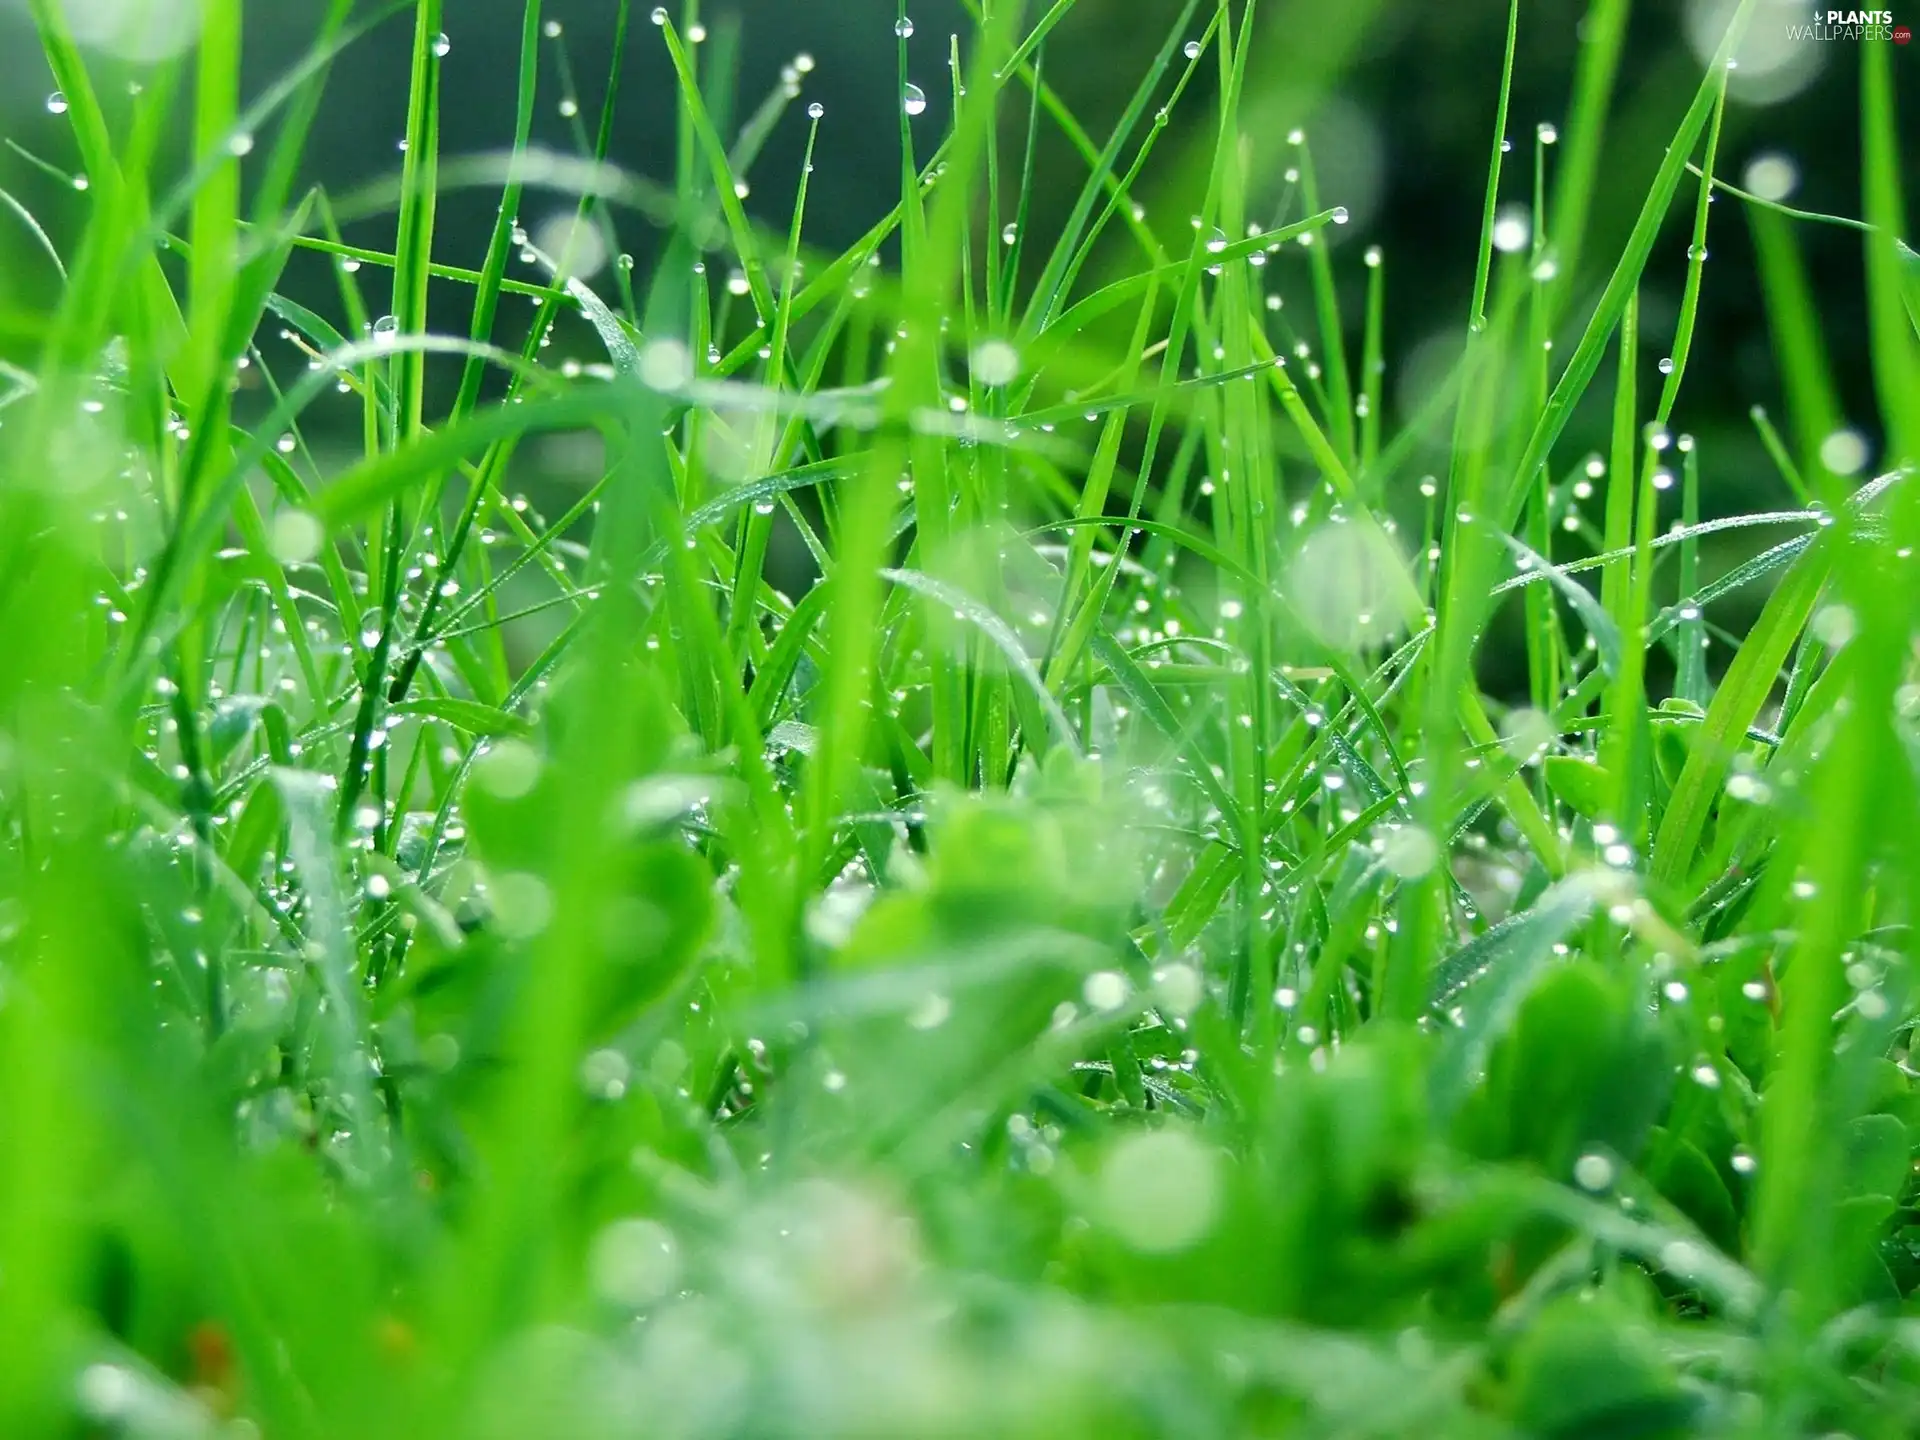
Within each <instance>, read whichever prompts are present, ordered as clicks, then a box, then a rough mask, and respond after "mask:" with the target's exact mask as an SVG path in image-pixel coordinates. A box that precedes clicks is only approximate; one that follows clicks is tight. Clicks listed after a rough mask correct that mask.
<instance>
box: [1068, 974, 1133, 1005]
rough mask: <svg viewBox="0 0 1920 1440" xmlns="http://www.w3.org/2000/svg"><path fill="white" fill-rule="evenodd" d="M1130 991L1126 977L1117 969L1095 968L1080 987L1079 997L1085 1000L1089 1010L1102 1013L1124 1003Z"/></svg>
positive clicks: (1130, 987)
mask: <svg viewBox="0 0 1920 1440" xmlns="http://www.w3.org/2000/svg"><path fill="white" fill-rule="evenodd" d="M1132 991H1133V987H1132V986H1131V985H1130V984H1128V983H1127V977H1126V976H1124V975H1122V974H1121V973H1120V972H1119V971H1118V970H1096V971H1094V972H1093V974H1091V975H1089V976H1088V977H1087V979H1086V983H1085V984H1084V985H1082V986H1081V987H1080V998H1081V999H1083V1000H1085V1001H1086V1002H1087V1008H1088V1009H1089V1010H1094V1011H1099V1012H1103V1013H1104V1012H1108V1011H1113V1010H1118V1009H1119V1008H1120V1007H1121V1006H1122V1005H1125V1004H1126V1003H1127V996H1128V995H1129V994H1131V993H1132Z"/></svg>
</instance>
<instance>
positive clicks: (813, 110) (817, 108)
mask: <svg viewBox="0 0 1920 1440" xmlns="http://www.w3.org/2000/svg"><path fill="white" fill-rule="evenodd" d="M826 114H827V107H826V106H824V105H822V104H821V103H820V102H819V101H818V100H816V101H814V102H813V103H812V104H811V105H809V106H807V118H808V119H809V120H823V119H825V118H826Z"/></svg>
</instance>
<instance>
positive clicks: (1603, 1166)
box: [1573, 1154, 1613, 1192]
mask: <svg viewBox="0 0 1920 1440" xmlns="http://www.w3.org/2000/svg"><path fill="white" fill-rule="evenodd" d="M1573 1183H1574V1184H1576V1185H1578V1186H1579V1187H1580V1188H1581V1189H1582V1190H1592V1191H1596V1192H1597V1191H1601V1190H1605V1189H1606V1188H1607V1187H1608V1186H1609V1185H1611V1184H1613V1162H1612V1161H1611V1160H1609V1159H1608V1158H1607V1157H1606V1156H1604V1155H1592V1154H1589V1155H1582V1156H1581V1157H1580V1158H1579V1159H1578V1160H1576V1161H1574V1162H1573Z"/></svg>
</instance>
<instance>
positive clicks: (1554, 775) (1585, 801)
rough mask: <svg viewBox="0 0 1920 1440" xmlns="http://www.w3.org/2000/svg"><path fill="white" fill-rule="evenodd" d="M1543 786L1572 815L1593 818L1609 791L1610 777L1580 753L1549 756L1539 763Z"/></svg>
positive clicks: (1597, 814) (1605, 800) (1605, 802)
mask: <svg viewBox="0 0 1920 1440" xmlns="http://www.w3.org/2000/svg"><path fill="white" fill-rule="evenodd" d="M1540 768H1541V772H1542V773H1543V774H1544V775H1545V776H1546V778H1547V788H1548V789H1549V790H1551V791H1553V793H1554V794H1555V795H1557V796H1558V797H1559V798H1560V799H1561V800H1562V801H1564V802H1565V803H1566V805H1567V807H1568V808H1569V809H1571V810H1572V811H1573V812H1574V813H1575V814H1576V815H1582V816H1585V817H1586V818H1587V819H1589V820H1597V819H1599V818H1600V816H1601V814H1602V813H1604V812H1605V810H1606V808H1607V799H1608V797H1609V796H1611V795H1612V794H1613V777H1612V775H1610V774H1609V773H1608V772H1607V769H1606V767H1604V766H1603V765H1601V764H1600V763H1599V762H1598V761H1597V760H1588V759H1586V758H1585V757H1584V756H1580V755H1549V756H1547V757H1546V759H1545V760H1543V761H1541V762H1540Z"/></svg>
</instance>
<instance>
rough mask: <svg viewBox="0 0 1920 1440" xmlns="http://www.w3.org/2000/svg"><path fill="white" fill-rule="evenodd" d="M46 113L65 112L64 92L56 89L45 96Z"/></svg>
mask: <svg viewBox="0 0 1920 1440" xmlns="http://www.w3.org/2000/svg"><path fill="white" fill-rule="evenodd" d="M47 113H48V114H49V115H64V114H66V113H67V97H66V96H65V94H63V93H62V92H61V91H58V90H56V91H54V92H53V93H52V94H51V95H49V96H47Z"/></svg>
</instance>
